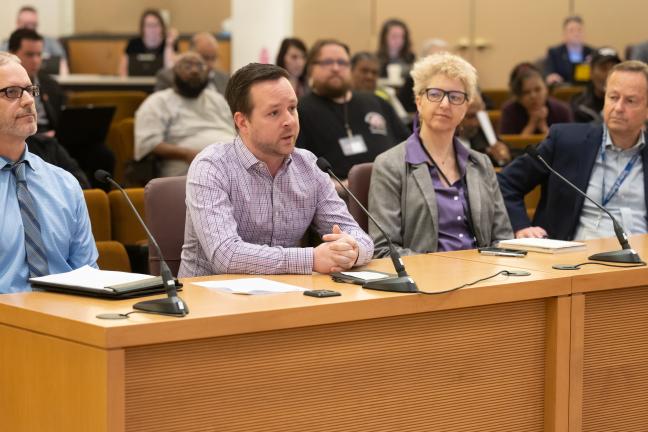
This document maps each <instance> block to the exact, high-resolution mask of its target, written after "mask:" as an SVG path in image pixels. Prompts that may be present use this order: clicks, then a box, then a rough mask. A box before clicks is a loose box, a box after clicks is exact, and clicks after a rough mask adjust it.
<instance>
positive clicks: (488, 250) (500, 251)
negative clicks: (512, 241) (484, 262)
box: [477, 247, 527, 258]
mask: <svg viewBox="0 0 648 432" xmlns="http://www.w3.org/2000/svg"><path fill="white" fill-rule="evenodd" d="M477 250H478V251H479V253H480V254H484V255H495V256H507V257H518V258H523V257H524V256H526V254H527V251H525V250H517V249H506V248H498V247H480V248H477Z"/></svg>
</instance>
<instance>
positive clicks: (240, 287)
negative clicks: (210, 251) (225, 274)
mask: <svg viewBox="0 0 648 432" xmlns="http://www.w3.org/2000/svg"><path fill="white" fill-rule="evenodd" d="M194 284H195V285H200V286H202V287H205V288H209V289H217V290H219V291H224V292H227V293H232V294H247V295H258V294H276V293H287V292H302V291H306V289H305V288H300V287H297V286H294V285H289V284H285V283H281V282H275V281H272V280H269V279H263V278H246V279H230V280H221V281H207V282H195V283H194Z"/></svg>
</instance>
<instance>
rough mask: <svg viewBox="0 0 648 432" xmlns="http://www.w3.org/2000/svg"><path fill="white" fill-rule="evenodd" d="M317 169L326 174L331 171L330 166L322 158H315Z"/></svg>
mask: <svg viewBox="0 0 648 432" xmlns="http://www.w3.org/2000/svg"><path fill="white" fill-rule="evenodd" d="M317 167H318V168H319V169H321V170H322V171H324V172H328V171H329V170H331V171H332V170H333V167H332V166H331V164H330V163H329V161H327V160H326V159H325V158H323V157H320V158H317Z"/></svg>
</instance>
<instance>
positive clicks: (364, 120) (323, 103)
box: [297, 39, 408, 192]
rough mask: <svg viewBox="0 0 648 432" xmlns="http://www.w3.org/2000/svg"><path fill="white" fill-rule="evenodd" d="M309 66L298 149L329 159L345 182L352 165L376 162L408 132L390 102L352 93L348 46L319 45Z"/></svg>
mask: <svg viewBox="0 0 648 432" xmlns="http://www.w3.org/2000/svg"><path fill="white" fill-rule="evenodd" d="M306 67H307V71H308V72H307V73H308V79H309V86H310V88H311V92H310V93H309V94H307V95H306V96H304V97H302V98H301V99H300V100H299V106H298V111H299V125H300V129H301V133H300V134H299V137H298V138H297V146H298V147H301V148H305V149H306V150H310V151H311V152H313V153H314V154H315V156H318V157H320V156H323V157H325V158H326V159H328V161H329V162H330V163H331V165H332V166H333V172H334V173H335V174H336V175H337V176H338V177H340V178H342V179H346V177H347V175H348V173H349V170H350V169H351V167H352V166H353V165H356V164H360V163H364V162H373V160H374V159H375V157H376V156H377V155H379V154H380V153H382V152H384V151H385V150H387V149H389V148H391V147H393V146H394V145H395V144H396V143H398V142H400V141H402V140H403V139H405V138H406V137H407V135H408V131H407V128H406V127H405V126H404V125H403V124H402V123H401V121H400V120H399V119H398V116H397V115H396V113H395V112H394V109H393V108H392V107H391V106H390V105H389V103H388V102H387V101H385V100H384V99H381V98H379V97H378V96H376V95H374V94H370V93H365V92H355V91H352V90H351V58H350V55H349V48H348V47H347V46H346V45H345V44H343V43H342V42H339V41H336V40H332V39H329V40H320V41H317V42H316V43H315V45H313V47H312V49H311V50H310V52H309V54H308V59H307V62H306ZM336 189H338V188H336ZM338 192H340V189H338Z"/></svg>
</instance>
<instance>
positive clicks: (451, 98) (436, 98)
mask: <svg viewBox="0 0 648 432" xmlns="http://www.w3.org/2000/svg"><path fill="white" fill-rule="evenodd" d="M424 93H425V97H427V100H429V101H430V102H439V103H441V101H442V100H443V98H444V97H446V96H448V102H450V103H451V104H452V105H461V104H463V103H465V102H466V101H467V100H468V93H465V92H462V91H457V90H450V91H446V90H443V89H440V88H428V89H425V91H424Z"/></svg>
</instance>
